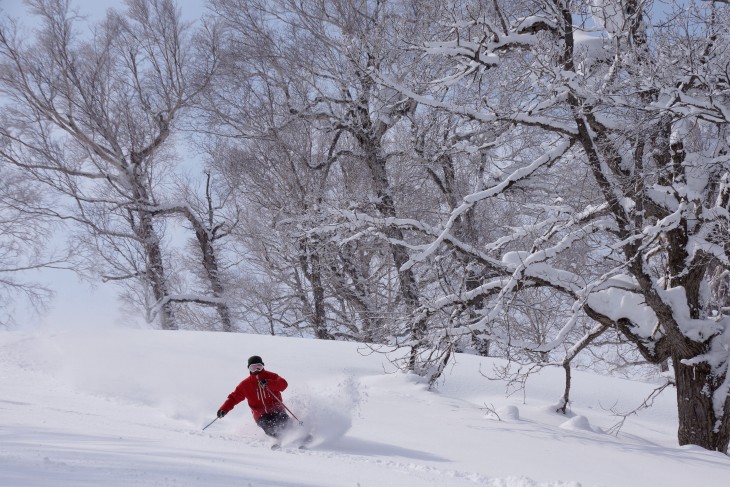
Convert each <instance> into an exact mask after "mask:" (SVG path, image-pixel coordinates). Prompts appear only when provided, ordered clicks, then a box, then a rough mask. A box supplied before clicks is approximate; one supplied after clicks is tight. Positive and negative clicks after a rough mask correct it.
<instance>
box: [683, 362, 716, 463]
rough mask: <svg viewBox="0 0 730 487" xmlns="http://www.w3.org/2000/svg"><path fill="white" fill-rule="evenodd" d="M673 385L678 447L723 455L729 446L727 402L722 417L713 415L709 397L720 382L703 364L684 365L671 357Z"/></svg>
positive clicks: (705, 364) (710, 397) (704, 363)
mask: <svg viewBox="0 0 730 487" xmlns="http://www.w3.org/2000/svg"><path fill="white" fill-rule="evenodd" d="M672 362H673V364H674V374H675V377H676V381H677V411H678V415H679V431H678V439H679V444H680V445H698V446H701V447H702V448H705V449H707V450H714V451H719V452H722V453H727V449H728V443H730V417H728V413H727V412H728V411H730V398H728V399H726V400H725V408H724V411H725V414H724V415H723V417H722V418H721V419H719V420H718V418H717V417H716V415H715V410H714V408H713V403H712V394H713V392H715V390H716V389H717V387H718V386H719V385H720V384H721V381H719V380H718V378H717V377H715V376H713V375H712V374H711V370H710V367H709V366H708V365H707V363H706V362H702V363H700V364H696V365H691V366H688V365H684V364H683V363H682V362H681V359H680V358H679V357H673V358H672Z"/></svg>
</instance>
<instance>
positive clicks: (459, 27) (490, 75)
mask: <svg viewBox="0 0 730 487" xmlns="http://www.w3.org/2000/svg"><path fill="white" fill-rule="evenodd" d="M446 3H449V4H451V2H444V4H446ZM459 5H460V7H459V8H458V9H456V8H453V9H452V8H445V9H444V11H446V12H459V13H458V14H456V15H452V16H451V18H447V17H442V19H441V21H442V22H443V24H444V25H445V26H448V27H449V29H450V31H449V35H448V36H445V37H442V38H434V39H433V40H432V41H431V42H430V43H427V44H426V45H425V46H423V48H422V49H423V51H424V52H426V53H428V54H430V55H431V56H435V57H438V58H440V59H445V60H448V61H449V63H448V64H447V66H446V68H445V69H444V70H443V71H442V72H441V73H440V74H439V76H437V77H434V78H433V79H432V80H431V81H435V82H434V83H433V86H434V87H435V89H434V90H433V92H432V94H430V95H429V96H425V95H423V94H421V93H417V92H415V90H413V88H412V87H411V86H408V85H406V84H405V83H402V82H400V81H398V80H394V79H388V77H387V76H382V77H381V81H382V82H383V83H384V84H386V85H389V86H392V87H394V88H398V89H399V90H400V91H401V92H402V93H404V94H408V95H409V96H411V97H412V98H413V99H414V100H417V101H418V102H419V103H421V104H424V105H429V106H431V107H434V108H440V109H443V110H446V111H448V112H450V113H453V114H458V115H460V116H463V117H466V118H468V119H470V120H473V121H479V122H481V123H484V124H494V123H495V122H508V123H510V124H511V129H510V130H509V131H508V132H507V133H504V134H502V135H500V138H499V139H498V140H497V145H496V146H495V147H494V148H493V149H492V153H493V154H494V155H495V156H496V157H499V158H500V159H501V161H502V162H501V164H500V165H499V167H498V168H496V169H498V171H496V170H495V171H493V172H492V173H491V174H490V179H489V180H488V181H487V182H486V184H485V187H484V189H482V190H480V191H477V192H474V193H472V194H470V195H468V196H467V197H465V198H464V199H463V200H462V202H461V204H460V205H459V206H458V207H457V208H455V209H454V210H453V211H452V212H451V216H450V218H449V219H448V221H446V222H445V223H444V224H442V225H441V226H440V227H439V228H438V229H436V231H435V232H434V238H433V240H432V243H431V244H430V245H428V246H426V247H425V248H422V250H421V251H420V252H419V253H417V254H416V255H414V256H413V257H412V258H411V260H410V261H409V262H408V264H406V266H405V267H408V266H411V265H420V264H424V263H428V264H430V265H433V263H434V259H435V258H438V257H439V256H440V255H442V254H443V253H444V252H446V251H447V250H449V251H455V252H459V253H464V254H467V255H470V256H472V257H473V258H475V259H478V261H479V262H480V263H481V264H482V265H483V274H482V276H481V280H480V284H479V286H477V287H475V288H473V289H472V290H469V291H467V290H461V291H458V292H453V293H450V294H446V295H443V296H442V297H441V298H440V299H439V300H436V301H435V302H434V303H433V304H432V305H429V306H426V307H424V311H423V312H424V313H426V314H428V315H431V316H433V315H436V314H437V313H443V312H444V311H447V310H454V309H456V308H457V307H459V306H467V307H468V306H471V303H473V302H474V300H475V299H478V300H479V301H480V302H481V308H480V309H479V311H478V312H479V317H478V319H474V320H470V321H467V322H463V323H461V326H459V327H454V328H453V329H452V330H451V333H454V334H459V333H462V334H463V333H468V332H470V331H471V330H473V329H475V328H476V329H481V330H485V332H486V333H487V334H488V335H489V337H490V339H491V340H493V341H498V342H502V343H504V344H506V345H509V346H513V347H514V346H517V347H521V348H523V349H525V350H529V351H532V352H535V353H551V352H554V351H557V350H560V349H563V350H565V359H566V360H569V359H571V358H572V356H574V354H575V353H576V352H577V351H580V350H581V349H583V348H584V347H586V346H587V345H588V344H589V343H590V341H591V340H593V339H594V338H595V337H596V336H599V335H600V334H601V333H602V332H603V331H605V330H606V329H608V328H611V329H614V330H617V331H618V332H619V333H620V334H621V335H622V336H623V337H624V338H625V339H626V340H628V341H629V342H630V343H632V345H633V347H635V349H636V350H638V351H639V352H640V353H641V354H642V355H643V357H644V358H645V359H646V360H648V361H650V362H653V363H662V362H664V361H666V360H670V362H671V364H672V367H673V372H674V374H673V375H674V377H673V380H674V381H675V383H676V388H677V401H678V411H679V423H680V426H679V433H678V437H679V443H680V444H682V445H684V444H690V443H691V444H697V445H700V446H702V447H704V448H707V449H712V450H718V451H722V452H725V451H727V448H728V442H729V441H730V395H729V393H730V374H728V364H729V363H730V352H728V350H730V309H729V308H728V306H727V299H728V298H727V293H726V290H727V283H728V272H729V270H730V245H729V244H730V240H729V239H728V224H729V223H730V219H729V217H730V213H729V210H730V206H729V205H730V201H729V200H730V191H729V189H728V184H729V182H730V162H729V161H730V159H729V156H728V150H727V149H728V143H729V142H730V140H729V139H728V138H727V126H728V125H727V124H728V113H730V111H729V110H728V108H730V107H729V106H728V101H730V100H728V97H727V90H728V83H729V82H730V80H729V79H728V76H727V70H726V66H728V65H729V63H730V57H729V55H728V52H730V51H728V47H730V46H729V45H728V40H729V38H728V32H727V29H728V25H730V23H729V22H728V20H730V9H729V8H728V6H727V5H725V4H724V3H720V2H686V4H685V5H683V6H682V8H681V9H680V8H678V9H677V11H676V12H672V13H671V14H670V15H665V14H664V13H662V11H659V10H651V9H650V7H651V4H650V3H648V2H642V1H631V0H629V1H622V2H591V4H590V5H591V9H590V12H588V11H586V10H585V9H584V4H583V3H579V2H571V1H568V0H554V1H525V2H500V1H495V2H491V3H484V2H460V3H459ZM665 12H666V10H665ZM660 18H661V21H659V19H660ZM653 26H656V27H653ZM424 81H426V80H424ZM467 84H468V85H467ZM456 85H459V86H469V87H470V88H471V89H472V90H473V93H474V96H473V97H470V98H463V99H461V100H456V101H449V102H444V101H443V97H442V93H443V92H444V91H447V90H449V89H452V87H453V86H456ZM525 137H529V138H530V139H531V140H533V141H538V142H539V145H538V146H535V147H533V148H532V149H531V150H530V151H524V150H523V151H520V152H515V151H514V150H513V147H514V140H516V139H517V140H519V139H524V138H525ZM530 153H532V154H533V155H532V156H529V155H530ZM528 156H529V157H528ZM586 190H588V191H586ZM516 194H522V195H525V199H524V203H525V205H526V206H524V207H523V211H522V217H523V220H524V224H523V225H520V226H516V227H514V226H510V227H505V228H503V229H502V231H501V234H500V235H499V238H498V239H495V240H493V241H491V242H483V243H482V244H481V245H480V246H478V247H477V246H469V245H466V244H465V243H464V242H462V241H461V240H460V239H459V238H458V236H457V235H456V234H455V228H456V227H455V222H456V221H458V220H459V218H460V217H461V216H462V215H463V214H465V213H466V212H468V211H471V209H472V208H474V207H477V206H483V205H489V204H491V203H493V202H494V201H495V200H499V199H504V198H508V197H509V196H510V195H516ZM535 205H539V206H540V211H539V212H536V211H534V210H535V209H536V206H535ZM528 222H529V224H528ZM577 248H582V249H583V252H582V255H578V254H576V253H575V252H574V251H575V249H577ZM571 252H572V254H571ZM588 262H590V265H586V264H587V263H588ZM576 264H577V265H576ZM538 288H539V289H545V290H547V291H548V292H551V293H554V294H555V295H556V296H561V297H562V299H568V300H570V301H569V302H570V303H571V305H570V307H569V309H570V312H569V313H568V314H567V316H565V319H564V321H563V323H562V324H561V325H560V326H559V327H558V328H557V329H554V330H552V331H551V335H550V336H549V337H544V339H542V340H540V341H535V340H534V339H533V338H528V339H525V338H524V337H518V336H515V335H514V334H512V333H510V329H509V328H505V327H500V326H497V325H498V323H499V320H500V319H501V318H502V317H503V316H504V314H505V313H506V312H508V311H509V310H510V306H511V304H512V303H514V302H515V300H519V299H520V298H519V297H520V296H521V295H523V294H525V293H527V292H529V290H531V289H538ZM583 317H588V318H590V319H591V320H593V321H594V322H595V326H593V327H591V328H590V329H587V330H584V332H582V333H579V334H578V335H576V331H577V330H578V325H579V324H580V323H581V322H582V320H583V319H584V318H583ZM581 334H582V338H580V336H581ZM571 337H572V338H571Z"/></svg>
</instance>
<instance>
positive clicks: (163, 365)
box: [0, 328, 730, 487]
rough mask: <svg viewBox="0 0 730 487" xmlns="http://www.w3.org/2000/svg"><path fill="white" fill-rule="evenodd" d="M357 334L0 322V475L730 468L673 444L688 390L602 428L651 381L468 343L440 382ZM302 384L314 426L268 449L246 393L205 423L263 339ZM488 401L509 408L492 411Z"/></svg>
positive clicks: (517, 481)
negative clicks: (532, 367) (532, 373)
mask: <svg viewBox="0 0 730 487" xmlns="http://www.w3.org/2000/svg"><path fill="white" fill-rule="evenodd" d="M369 352H370V351H369V350H367V349H366V348H363V347H362V346H360V345H358V344H353V343H339V342H337V343H335V342H325V341H315V340H302V339H294V338H279V337H269V336H255V335H245V334H223V333H204V332H160V331H142V330H128V329H108V328H106V329H97V330H91V329H85V330H74V331H70V330H69V331H63V332H54V331H39V332H2V333H0V485H1V486H6V487H16V486H54V487H56V486H69V487H70V486H73V487H78V486H105V487H106V486H135V485H145V486H206V487H216V486H236V487H249V486H250V487H259V486H262V487H274V486H277V487H283V486H291V487H325V486H327V487H329V486H331V487H345V486H352V487H384V486H397V487H431V486H433V487H437V486H438V487H444V486H446V487H461V486H480V485H481V486H493V487H497V486H499V487H527V486H529V487H534V486H553V487H558V486H560V487H567V486H583V487H586V486H599V485H600V486H615V487H631V486H642V487H644V486H646V487H649V486H651V487H673V486H677V487H679V486H689V485H692V486H703V487H715V486H716V487H721V486H723V487H725V486H727V485H730V458H729V457H727V456H725V455H722V454H720V453H713V452H707V451H704V450H701V449H699V448H695V447H686V448H680V447H678V446H676V413H675V410H674V397H672V392H671V391H666V392H665V393H664V395H663V396H661V397H660V398H659V400H658V401H657V403H656V404H655V406H654V407H653V408H652V409H650V410H647V411H643V412H642V413H641V414H639V415H638V416H632V417H630V418H629V419H628V420H627V422H626V424H625V425H624V427H623V429H622V430H621V432H620V433H619V435H618V436H613V435H610V434H607V433H605V431H606V430H607V429H608V428H610V427H611V426H612V425H613V424H615V423H616V421H617V418H616V417H614V416H612V414H611V413H610V412H609V411H608V410H609V409H611V408H614V409H618V410H630V409H633V408H634V407H635V406H637V405H638V404H639V403H640V402H641V401H642V400H643V398H644V397H645V396H646V395H647V394H648V393H649V392H650V391H651V390H652V389H653V388H654V386H653V385H651V384H645V383H641V382H635V381H627V380H622V379H616V378H607V377H602V376H598V375H594V374H588V373H575V374H574V375H575V377H574V383H573V396H574V397H573V399H574V403H573V404H572V411H571V415H570V416H568V417H565V416H562V415H559V414H556V413H554V412H553V411H554V404H555V403H556V402H557V398H558V397H559V396H560V394H561V392H562V381H563V376H562V374H561V372H560V371H559V370H550V371H545V372H543V373H542V374H540V375H539V376H537V377H535V378H534V379H532V380H531V382H530V383H528V388H527V394H526V395H525V396H523V395H522V394H518V395H514V396H512V397H505V394H504V384H501V383H499V382H494V381H488V380H486V379H485V378H484V377H483V376H482V375H481V373H480V370H481V371H484V372H487V371H491V370H492V364H493V361H491V360H489V359H483V358H479V357H474V356H466V355H459V356H457V358H456V361H455V363H454V365H453V366H451V367H449V369H448V371H447V374H446V375H447V377H446V381H445V383H443V384H441V386H440V390H439V392H429V391H428V390H427V388H426V387H425V385H424V384H423V383H422V382H421V381H420V380H419V379H418V378H417V377H414V376H409V375H405V374H401V373H392V372H393V370H392V366H391V365H390V364H389V363H388V362H387V360H386V359H385V358H384V357H383V356H382V355H379V354H371V353H369ZM254 354H258V355H261V356H262V357H263V359H264V361H265V362H266V365H267V368H268V369H269V370H272V371H274V372H277V373H279V374H281V375H282V376H284V377H285V378H286V379H287V380H288V381H289V383H290V387H289V389H288V390H287V391H286V392H285V394H284V399H285V401H286V402H287V405H288V406H289V407H290V408H291V410H292V411H293V412H294V413H295V414H297V416H300V418H301V419H302V420H304V423H305V425H306V426H308V427H310V428H314V430H315V436H316V438H317V439H316V442H315V445H314V446H312V447H311V448H310V449H307V450H298V449H296V448H294V447H291V448H284V449H283V450H279V451H272V450H271V449H270V448H269V445H270V441H269V440H268V439H267V438H266V437H265V436H264V435H263V433H262V432H261V431H260V430H259V429H258V428H257V427H256V426H255V424H254V423H253V421H252V418H251V414H250V412H249V410H248V407H247V406H246V404H245V403H242V404H240V405H239V406H238V407H237V408H236V409H234V410H233V411H232V412H231V413H230V414H229V415H228V416H226V417H225V418H223V419H221V420H218V421H216V422H215V423H214V424H213V425H212V426H210V427H209V428H208V429H207V430H205V431H201V429H202V427H203V426H204V425H205V424H207V423H208V422H210V421H211V420H213V419H214V418H215V412H216V410H217V409H218V406H220V404H221V403H222V402H223V401H224V399H225V398H226V396H227V395H228V393H229V392H230V391H232V390H233V388H234V387H235V386H236V385H237V384H238V382H239V381H240V380H241V379H242V378H243V377H244V375H245V374H246V373H247V371H246V359H247V358H248V356H249V355H254ZM485 405H488V406H489V407H490V408H491V407H494V409H495V410H496V412H497V413H498V415H499V419H498V418H497V417H495V415H493V414H491V413H489V412H488V411H487V408H485Z"/></svg>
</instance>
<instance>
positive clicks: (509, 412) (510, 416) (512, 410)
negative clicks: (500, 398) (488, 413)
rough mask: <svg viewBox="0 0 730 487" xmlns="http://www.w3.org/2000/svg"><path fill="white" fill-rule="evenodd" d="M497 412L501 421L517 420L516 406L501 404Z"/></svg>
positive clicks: (518, 416)
mask: <svg viewBox="0 0 730 487" xmlns="http://www.w3.org/2000/svg"><path fill="white" fill-rule="evenodd" d="M497 414H499V417H500V418H501V419H502V420H503V421H519V420H520V410H519V408H518V407H517V406H512V405H509V406H503V407H501V408H499V409H497Z"/></svg>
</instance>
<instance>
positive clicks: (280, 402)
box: [264, 384, 304, 426]
mask: <svg viewBox="0 0 730 487" xmlns="http://www.w3.org/2000/svg"><path fill="white" fill-rule="evenodd" d="M264 389H266V390H267V391H269V394H271V396H272V397H273V398H274V399H276V402H278V403H279V404H281V405H282V406H284V409H286V410H287V411H288V412H289V414H291V415H292V417H293V418H294V419H296V420H297V421H298V422H299V426H302V425H303V424H304V421H302V420H301V419H299V418H297V415H296V414H294V413H292V412H291V409H289V408H288V407H286V404H284V402H283V401H282V400H281V399H279V398H278V397H276V394H274V391H272V390H271V389H269V386H268V384H267V385H265V386H264Z"/></svg>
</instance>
